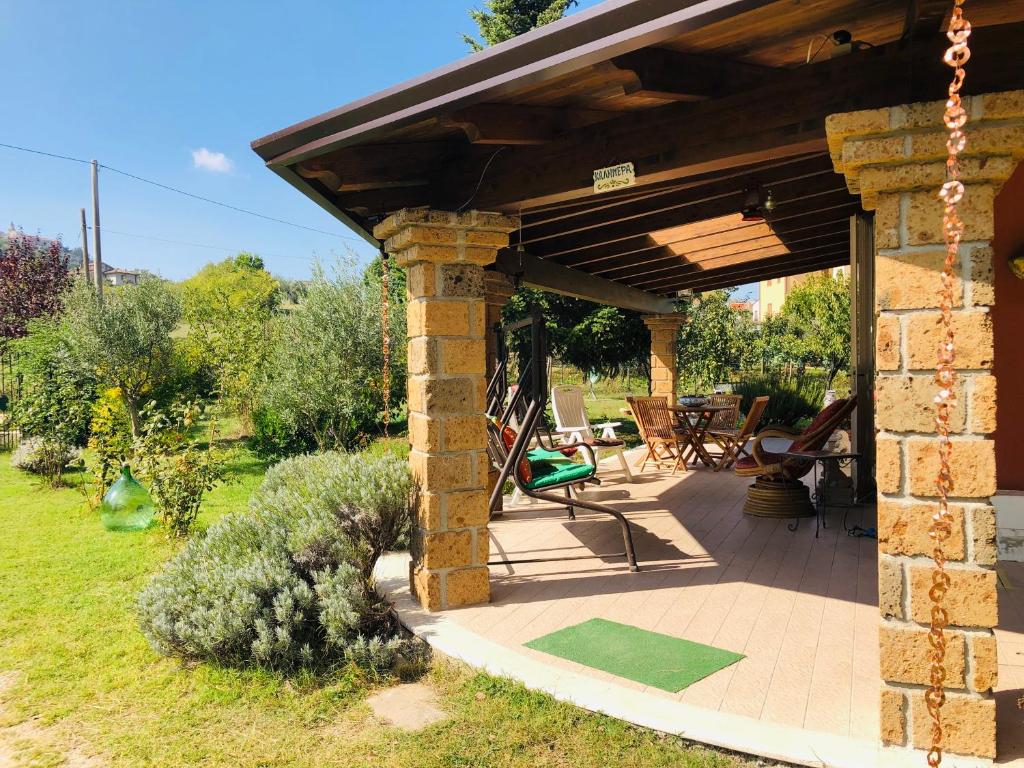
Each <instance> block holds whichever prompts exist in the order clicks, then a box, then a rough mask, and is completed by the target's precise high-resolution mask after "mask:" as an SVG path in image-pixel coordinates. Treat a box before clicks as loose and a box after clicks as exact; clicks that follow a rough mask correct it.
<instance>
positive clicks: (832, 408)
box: [790, 399, 846, 451]
mask: <svg viewBox="0 0 1024 768" xmlns="http://www.w3.org/2000/svg"><path fill="white" fill-rule="evenodd" d="M845 407H846V400H845V399H839V400H836V401H835V402H833V403H831V404H830V405H829V406H828V407H827V408H825V410H823V411H822V412H821V413H819V414H818V415H817V416H815V417H814V421H812V422H811V424H810V426H808V427H807V429H805V430H804V431H803V432H801V433H800V437H798V438H797V439H796V440H795V441H794V443H793V445H791V446H790V450H791V451H806V450H811V451H815V450H818V449H819V448H821V446H822V445H824V444H825V441H826V440H828V438H829V435H825V436H824V437H821V436H819V437H818V439H816V440H804V439H803V436H804V435H813V434H814V433H815V432H817V431H818V430H819V429H821V428H822V427H823V426H824V425H825V424H827V423H828V422H829V421H830V420H831V419H832V418H833V417H834V416H835V415H836V413H837V412H839V411H840V410H841V409H843V408H845Z"/></svg>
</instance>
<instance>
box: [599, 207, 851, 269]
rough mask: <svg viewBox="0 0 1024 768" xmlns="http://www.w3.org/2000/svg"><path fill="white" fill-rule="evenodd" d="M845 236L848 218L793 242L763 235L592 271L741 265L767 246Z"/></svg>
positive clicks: (800, 245) (799, 245) (797, 246)
mask: <svg viewBox="0 0 1024 768" xmlns="http://www.w3.org/2000/svg"><path fill="white" fill-rule="evenodd" d="M842 237H847V238H849V223H848V220H847V226H846V227H845V228H842V227H838V226H835V225H833V226H831V227H828V228H822V229H820V230H819V231H817V232H815V233H814V234H812V235H809V236H807V237H804V238H800V239H798V240H794V241H790V242H789V243H783V242H782V241H780V240H779V239H778V238H777V237H770V238H769V237H763V238H758V239H756V240H751V241H749V242H746V243H741V244H739V245H738V247H735V248H733V249H731V250H729V249H727V248H726V247H724V246H723V247H722V248H715V249H712V250H710V251H708V252H707V253H706V254H705V255H704V256H702V257H701V258H695V257H693V256H691V255H690V254H686V255H678V256H675V257H674V258H672V257H669V258H665V259H659V260H658V261H650V262H647V263H644V264H633V265H626V266H622V267H619V268H618V269H615V270H603V271H600V272H596V271H595V272H591V274H594V275H600V276H601V277H604V278H606V279H608V280H619V279H624V278H629V279H634V278H639V277H648V278H652V277H653V276H655V275H658V276H665V275H670V274H675V273H676V272H677V271H679V270H680V269H681V268H683V267H687V266H698V267H700V268H701V269H713V268H714V269H717V268H718V267H719V266H725V265H728V264H738V263H740V262H742V261H746V260H749V259H750V258H751V254H758V253H760V252H761V251H764V250H766V249H772V250H778V252H779V253H778V254H777V255H782V254H783V253H786V252H787V251H788V252H796V251H797V250H807V249H808V248H820V247H822V246H823V245H825V244H829V245H830V244H832V243H833V242H835V241H836V239H837V238H842Z"/></svg>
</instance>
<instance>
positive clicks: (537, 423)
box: [487, 308, 640, 572]
mask: <svg viewBox="0 0 1024 768" xmlns="http://www.w3.org/2000/svg"><path fill="white" fill-rule="evenodd" d="M527 327H529V328H530V334H531V340H530V347H531V354H530V359H529V360H528V361H527V362H526V364H525V365H524V366H523V367H522V370H521V372H520V376H519V381H518V386H517V387H516V389H515V391H514V392H513V393H512V396H511V397H510V398H508V404H507V405H505V406H504V407H503V406H502V403H503V402H504V401H505V399H506V397H507V395H508V347H507V336H508V334H509V333H513V332H515V331H517V330H521V329H524V328H527ZM493 332H494V333H495V334H496V336H497V345H496V348H497V353H498V354H497V358H498V363H497V366H496V369H495V372H494V375H493V376H492V377H491V380H490V382H489V383H488V386H487V414H488V416H490V417H492V418H496V419H497V420H498V421H499V423H500V424H501V425H507V424H509V422H510V421H511V420H512V419H513V418H515V419H516V421H517V422H518V425H519V431H518V434H517V435H516V438H515V440H514V441H513V443H512V446H511V447H510V448H506V446H505V442H504V439H503V437H502V429H501V428H500V427H498V426H497V425H496V424H495V423H494V422H493V421H490V420H489V421H488V425H487V437H488V441H487V442H488V455H489V456H490V459H491V462H492V464H493V465H494V466H495V467H496V468H497V469H498V479H497V482H496V483H495V485H494V488H493V489H492V490H491V496H490V500H489V509H490V513H491V516H493V515H494V513H495V510H496V509H497V508H498V505H499V504H500V502H501V499H502V488H503V487H504V485H505V481H506V480H509V479H511V480H512V482H513V483H514V484H515V486H516V488H518V489H519V491H520V493H522V494H523V495H524V496H527V497H529V498H533V499H538V500H540V501H546V502H548V503H550V504H556V505H560V506H564V507H565V508H566V510H567V512H568V513H569V519H570V520H575V519H576V507H580V508H582V509H587V510H590V511H592V512H601V513H604V514H606V515H611V516H612V517H614V518H615V519H616V520H617V521H618V523H619V527H620V529H621V531H622V541H623V546H624V551H622V552H615V553H611V554H595V555H593V556H587V558H588V559H589V558H590V557H597V558H607V557H625V558H626V561H627V562H628V563H629V570H630V571H633V572H636V571H638V570H640V568H639V566H638V565H637V560H636V550H635V548H634V546H633V533H632V530H631V529H630V525H629V521H628V520H626V518H625V516H624V515H623V514H622V513H621V512H619V511H618V510H616V509H614V508H612V507H609V506H606V505H604V504H598V503H597V502H594V501H589V500H585V499H581V498H580V497H579V495H578V494H577V495H576V496H575V497H574V496H573V493H572V489H573V488H574V487H576V488H582V487H584V486H585V485H588V484H591V485H600V484H601V480H600V478H598V477H597V461H596V457H595V455H594V451H593V449H592V448H591V447H590V446H589V445H586V444H579V445H574V446H573V448H576V449H577V450H583V451H589V453H590V459H591V460H590V462H589V463H588V464H580V465H576V464H573V465H570V466H567V467H564V468H562V469H560V470H556V471H555V472H553V473H551V474H550V475H546V476H541V477H539V478H538V479H536V480H534V481H531V482H526V481H525V480H524V479H523V477H522V475H521V474H520V471H519V467H520V462H521V461H523V460H526V461H528V462H529V461H530V454H533V455H534V457H535V460H536V459H537V458H544V459H551V458H556V459H557V458H558V457H561V458H565V455H564V454H562V453H561V452H560V451H558V449H557V448H556V447H555V446H554V444H553V441H552V439H551V435H550V433H548V435H547V436H546V439H545V436H544V435H543V432H544V431H545V430H543V429H542V427H543V422H542V417H543V415H544V411H545V408H546V407H547V332H546V328H545V326H544V318H543V315H541V314H540V312H539V311H538V310H537V309H536V308H534V309H533V310H531V313H530V315H529V317H527V318H525V319H523V320H520V321H519V322H516V323H512V324H509V325H506V326H502V325H500V324H497V325H495V326H494V328H493ZM533 443H535V444H536V445H537V448H536V449H534V450H531V449H530V445H531V444H533ZM570 467H571V468H575V467H580V469H581V470H582V469H583V468H584V467H585V468H586V470H585V471H583V472H579V471H570V472H567V473H565V479H561V480H559V479H554V478H551V475H558V474H559V473H560V472H563V471H564V469H568V468H570ZM545 477H548V478H550V479H549V481H547V482H545V481H544V478H545ZM538 482H543V483H544V484H543V485H542V486H538V485H537V483H538ZM556 491H561V492H562V494H563V495H559V494H558V493H556ZM565 559H579V558H534V559H527V560H492V561H490V562H489V563H488V564H489V565H513V564H517V563H536V562H549V561H552V560H565Z"/></svg>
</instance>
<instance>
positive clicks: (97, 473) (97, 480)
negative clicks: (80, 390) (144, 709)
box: [85, 388, 132, 508]
mask: <svg viewBox="0 0 1024 768" xmlns="http://www.w3.org/2000/svg"><path fill="white" fill-rule="evenodd" d="M89 433H90V434H89V449H90V451H89V458H88V460H87V464H88V469H89V473H90V474H91V475H92V483H91V486H90V488H88V489H85V492H86V496H87V498H88V501H89V505H90V506H91V507H94V508H95V507H98V506H99V504H100V501H101V500H102V498H103V494H104V493H106V491H107V488H109V487H110V484H111V483H112V482H114V481H115V480H116V479H117V478H118V477H119V476H120V474H121V465H122V464H123V463H124V462H126V461H129V460H130V459H131V457H132V424H131V419H130V418H129V417H128V409H127V408H125V406H124V400H123V399H122V398H121V392H120V390H118V389H116V388H113V389H107V390H104V391H103V392H101V393H100V396H99V398H98V399H97V400H96V402H95V403H93V406H92V420H91V421H90V422H89Z"/></svg>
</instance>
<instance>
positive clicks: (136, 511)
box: [100, 464, 156, 531]
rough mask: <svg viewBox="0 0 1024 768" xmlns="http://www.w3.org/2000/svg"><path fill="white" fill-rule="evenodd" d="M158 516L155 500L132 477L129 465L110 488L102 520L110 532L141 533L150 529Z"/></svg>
mask: <svg viewBox="0 0 1024 768" xmlns="http://www.w3.org/2000/svg"><path fill="white" fill-rule="evenodd" d="M155 515H156V509H155V508H154V507H153V500H152V499H151V498H150V497H149V493H148V492H147V491H146V489H145V488H144V487H143V486H142V484H141V483H140V482H139V481H138V480H136V479H135V478H134V477H132V471H131V469H130V468H129V467H128V465H127V464H125V465H124V466H122V467H121V477H119V478H118V479H117V480H116V481H114V484H113V485H111V486H110V490H108V491H107V493H106V495H104V497H103V503H102V504H100V520H102V521H103V527H104V528H106V529H107V530H108V531H141V530H143V529H145V528H148V527H149V526H150V524H151V523H152V522H153V517H154V516H155Z"/></svg>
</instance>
